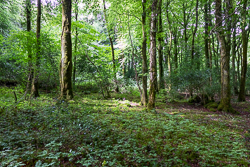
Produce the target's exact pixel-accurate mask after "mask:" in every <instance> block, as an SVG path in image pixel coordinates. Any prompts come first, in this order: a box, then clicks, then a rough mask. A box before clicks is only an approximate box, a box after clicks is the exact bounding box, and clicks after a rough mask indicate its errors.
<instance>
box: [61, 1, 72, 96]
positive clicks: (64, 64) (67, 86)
mask: <svg viewBox="0 0 250 167" xmlns="http://www.w3.org/2000/svg"><path fill="white" fill-rule="evenodd" d="M71 5H72V3H71V0H63V1H62V36H61V55H62V57H61V62H60V84H61V98H63V99H72V98H73V90H72V78H71V77H72V42H71V7H72V6H71Z"/></svg>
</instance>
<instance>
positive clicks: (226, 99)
mask: <svg viewBox="0 0 250 167" xmlns="http://www.w3.org/2000/svg"><path fill="white" fill-rule="evenodd" d="M215 18H216V30H217V36H218V40H219V43H220V55H221V64H220V65H221V101H220V104H219V106H218V110H222V111H225V112H232V113H233V112H235V111H234V110H233V108H232V107H231V97H230V77H229V59H230V55H229V54H228V52H227V47H226V40H225V33H224V30H223V27H222V12H221V0H216V1H215Z"/></svg>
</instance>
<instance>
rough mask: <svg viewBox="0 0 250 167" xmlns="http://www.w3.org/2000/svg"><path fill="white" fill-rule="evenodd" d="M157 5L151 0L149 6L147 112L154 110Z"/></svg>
mask: <svg viewBox="0 0 250 167" xmlns="http://www.w3.org/2000/svg"><path fill="white" fill-rule="evenodd" d="M157 3H158V0H153V2H152V6H151V25H150V88H149V102H148V110H152V109H154V108H155V95H156V89H157V85H156V80H157V73H156V70H157V69H156V31H157V26H156V24H157Z"/></svg>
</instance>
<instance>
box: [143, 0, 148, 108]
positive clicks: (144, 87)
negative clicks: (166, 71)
mask: <svg viewBox="0 0 250 167" xmlns="http://www.w3.org/2000/svg"><path fill="white" fill-rule="evenodd" d="M146 2H147V1H146V0H142V9H143V13H142V88H143V90H142V98H141V103H142V105H143V106H145V107H146V106H147V104H148V94H147V73H148V65H147V36H146V29H145V26H146V9H145V8H146Z"/></svg>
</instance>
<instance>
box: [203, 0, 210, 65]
mask: <svg viewBox="0 0 250 167" xmlns="http://www.w3.org/2000/svg"><path fill="white" fill-rule="evenodd" d="M209 5H210V4H209ZM204 9H205V13H204V20H205V58H206V67H207V68H209V31H208V25H209V18H208V2H205V5H204Z"/></svg>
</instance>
